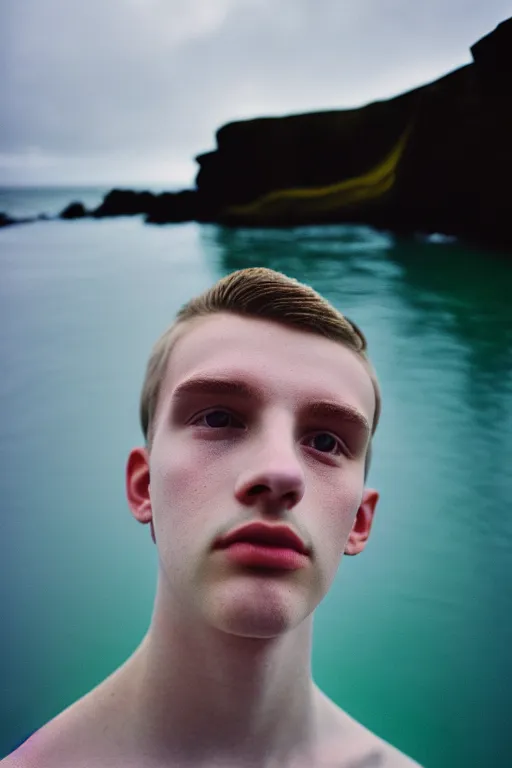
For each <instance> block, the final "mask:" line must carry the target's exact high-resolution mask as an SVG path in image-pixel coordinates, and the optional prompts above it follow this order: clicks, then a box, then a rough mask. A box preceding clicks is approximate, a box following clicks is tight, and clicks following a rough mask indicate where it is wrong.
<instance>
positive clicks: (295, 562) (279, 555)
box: [224, 541, 308, 571]
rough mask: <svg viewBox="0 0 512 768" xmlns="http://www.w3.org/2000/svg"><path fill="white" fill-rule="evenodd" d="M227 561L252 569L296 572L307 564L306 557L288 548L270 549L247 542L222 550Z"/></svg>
mask: <svg viewBox="0 0 512 768" xmlns="http://www.w3.org/2000/svg"><path fill="white" fill-rule="evenodd" d="M224 551H225V555H226V557H227V558H228V560H231V561H232V562H233V563H236V564H238V565H245V566H248V567H252V568H276V569H279V570H283V571H296V570H298V569H299V568H304V566H305V565H306V564H307V559H308V558H307V556H306V555H304V554H302V553H301V552H297V550H296V549H290V548H289V547H271V546H267V545H263V544H256V543H253V542H249V541H237V542H235V543H234V544H230V545H229V546H228V547H226V548H225V549H224Z"/></svg>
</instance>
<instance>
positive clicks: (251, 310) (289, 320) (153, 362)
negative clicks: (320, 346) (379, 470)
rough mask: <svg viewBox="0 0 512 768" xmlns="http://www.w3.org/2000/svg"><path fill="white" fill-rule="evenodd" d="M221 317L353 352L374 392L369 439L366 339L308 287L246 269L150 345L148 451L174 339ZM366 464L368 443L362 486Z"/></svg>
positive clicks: (145, 392) (194, 303) (144, 421)
mask: <svg viewBox="0 0 512 768" xmlns="http://www.w3.org/2000/svg"><path fill="white" fill-rule="evenodd" d="M220 312H223V313H224V312H231V313H232V314H236V315H241V316H245V317H253V318H263V319H265V320H272V321H275V322H276V323H280V324H281V325H285V326H289V327H292V328H296V329H299V330H302V331H306V332H309V333H314V334H317V335H320V336H325V337H326V338H328V339H331V340H332V341H336V342H338V343H339V344H342V345H343V346H345V347H348V348H349V349H351V350H352V351H353V352H355V353H356V355H357V356H358V357H359V358H360V359H361V361H362V362H363V364H364V366H365V368H366V370H367V371H368V374H369V376H370V378H371V380H372V384H373V389H374V392H375V413H374V417H373V423H372V429H371V437H372V438H373V435H374V434H375V430H376V429H377V424H378V422H379V418H380V411H381V394H380V387H379V383H378V381H377V376H376V374H375V371H374V369H373V366H372V364H371V363H370V360H369V358H368V354H367V344H366V338H365V336H364V335H363V333H362V332H361V330H360V329H359V328H358V327H357V325H356V324H355V323H353V322H352V321H351V320H349V319H348V317H346V316H345V315H343V314H341V312H339V311H338V310H337V309H336V308H335V307H333V306H332V304H330V303H329V302H328V301H327V299H324V298H323V297H322V296H321V295H320V294H319V293H317V292H316V291H315V290H314V289H313V288H311V287H310V286H309V285H305V284H303V283H300V282H299V281H298V280H295V278H291V277H288V276H287V275H284V274H282V273H281V272H276V271H274V270H273V269H266V268H263V267H250V268H248V269H240V270H238V271H236V272H232V273H231V274H229V275H226V277H223V278H221V279H220V280H218V281H217V282H216V283H215V284H214V285H213V286H212V287H211V288H208V289H207V290H206V291H204V292H203V293H202V294H200V295H199V296H197V297H195V298H193V299H191V300H190V301H188V302H187V303H186V304H185V305H184V306H183V307H182V308H181V309H180V311H179V312H178V314H177V315H176V318H175V320H174V322H173V323H172V324H171V325H170V326H169V327H168V328H167V330H166V331H164V333H163V334H162V335H161V336H160V338H159V339H158V341H157V342H156V344H155V345H154V347H153V349H152V351H151V355H150V358H149V361H148V364H147V368H146V375H145V378H144V383H143V386H142V393H141V398H140V423H141V427H142V432H143V435H144V439H145V441H146V445H147V446H148V448H149V449H151V443H152V437H153V428H154V418H155V413H156V409H157V405H158V398H159V394H160V388H161V385H162V381H163V379H164V377H165V373H166V371H167V367H168V362H169V358H170V355H171V352H172V350H173V348H174V345H175V343H176V341H177V339H178V338H179V337H180V336H181V335H182V334H181V332H182V331H183V330H184V329H185V327H186V324H187V323H189V322H190V321H191V320H193V319H195V318H199V317H205V316H208V315H214V314H217V313H220ZM370 461H371V439H370V443H369V445H368V449H367V454H366V462H365V480H366V477H367V475H368V471H369V467H370Z"/></svg>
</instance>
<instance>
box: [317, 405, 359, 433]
mask: <svg viewBox="0 0 512 768" xmlns="http://www.w3.org/2000/svg"><path fill="white" fill-rule="evenodd" d="M307 412H308V413H309V414H310V415H311V416H313V417H315V418H319V419H325V420H326V421H332V420H334V421H345V422H350V423H352V424H355V425H356V426H357V427H359V429H360V430H361V431H362V432H364V433H365V434H366V436H367V437H369V436H370V432H371V429H370V425H369V423H368V420H367V418H366V416H363V414H362V413H361V412H360V411H358V410H357V408H354V407H353V406H352V405H348V404H341V403H333V402H327V401H322V402H318V403H311V405H309V406H308V408H307Z"/></svg>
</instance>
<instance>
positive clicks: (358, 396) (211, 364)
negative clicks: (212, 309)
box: [163, 313, 375, 423]
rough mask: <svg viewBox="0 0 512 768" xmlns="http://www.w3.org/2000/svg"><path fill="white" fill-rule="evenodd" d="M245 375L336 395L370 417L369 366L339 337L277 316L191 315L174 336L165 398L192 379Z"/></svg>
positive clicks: (297, 390)
mask: <svg viewBox="0 0 512 768" xmlns="http://www.w3.org/2000/svg"><path fill="white" fill-rule="evenodd" d="M207 378H211V379H216V380H219V379H223V380H232V381H236V382H243V381H246V382H247V383H248V384H249V386H252V388H253V389H259V390H262V391H264V390H265V389H267V390H268V391H270V390H271V389H272V385H273V384H276V385H277V386H279V385H282V388H285V389H286V391H287V392H288V393H289V394H290V395H292V396H296V397H301V396H306V397H308V399H309V398H311V399H319V400H320V399H324V400H328V399H330V400H333V401H334V400H340V399H341V401H342V402H345V403H347V402H348V403H349V404H352V405H354V406H355V407H358V408H359V409H361V410H362V411H363V413H365V415H366V416H367V418H368V419H369V420H370V423H371V420H372V419H373V411H374V406H375V396H374V390H373V385H372V383H371V379H370V377H369V374H368V371H367V370H366V368H365V367H364V365H363V363H362V361H361V360H360V359H359V358H358V356H357V355H356V354H355V353H354V352H352V351H351V350H349V349H348V348H346V347H344V346H343V345H342V344H341V343H339V342H335V341H332V340H330V339H327V338H325V337H323V336H320V335H318V334H314V333H311V332H308V331H302V330H301V329H296V328H289V327H288V326H285V325H283V324H282V323H278V322H276V321H269V320H263V319H260V318H245V317H239V316H236V315H230V314H227V313H222V314H220V313H219V314H217V315H215V316H210V317H206V318H198V319H195V320H194V321H193V322H192V323H191V324H190V325H189V327H187V328H186V329H184V330H183V331H182V333H181V334H180V335H179V337H178V338H177V340H176V344H175V346H174V348H173V350H172V352H171V355H170V359H169V361H168V368H167V372H166V376H165V380H164V383H163V389H164V390H165V395H164V397H165V399H167V398H168V397H172V394H173V392H174V391H175V390H176V389H177V388H178V387H180V386H181V385H182V384H183V383H184V382H186V381H188V380H192V379H207Z"/></svg>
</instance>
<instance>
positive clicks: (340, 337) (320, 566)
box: [127, 268, 380, 636]
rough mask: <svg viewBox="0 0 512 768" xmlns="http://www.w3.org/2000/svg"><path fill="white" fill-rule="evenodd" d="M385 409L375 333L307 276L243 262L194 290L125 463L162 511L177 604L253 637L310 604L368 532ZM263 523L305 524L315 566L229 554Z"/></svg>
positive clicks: (131, 481) (140, 496) (280, 627)
mask: <svg viewBox="0 0 512 768" xmlns="http://www.w3.org/2000/svg"><path fill="white" fill-rule="evenodd" d="M379 416H380V391H379V386H378V382H377V379H376V376H375V373H374V371H373V367H372V366H371V363H370V362H369V360H368V357H367V351H366V340H365V338H364V336H363V334H362V333H361V331H360V330H359V329H358V328H357V326H355V324H354V323H352V322H351V321H350V320H348V319H347V318H346V317H344V316H343V315H342V314H341V313H340V312H338V311H337V310H336V309H335V308H334V307H333V306H332V305H331V304H329V303H328V302H327V301H326V300H325V299H323V298H322V297H321V296H320V295H319V294H318V293H316V292H315V291H314V290H313V289H312V288H310V287H309V286H305V285H302V284H301V283H299V282H297V281H296V280H293V279H291V278H288V277H286V276H285V275H282V274H280V273H278V272H274V271H272V270H268V269H259V268H254V269H245V270H240V271H238V272H235V273H233V274H231V275H228V276H227V277H225V278H223V279H222V280H219V281H218V282H217V283H216V284H215V285H214V286H213V287H212V288H210V289H209V290H208V291H206V292H205V293H203V294H202V295H201V296H199V297H197V298H195V299H192V300H191V301H190V302H188V303H187V304H186V305H185V306H184V307H183V308H182V309H181V311H180V312H179V313H178V315H177V318H176V321H175V323H174V324H173V325H172V326H171V327H170V328H169V329H168V330H167V331H166V332H165V333H164V334H163V335H162V336H161V338H160V339H159V340H158V342H157V343H156V345H155V347H154V349H153V352H152V354H151V357H150V360H149V363H148V367H147V372H146V378H145V381H144V385H143V390H142V396H141V424H142V429H143V433H144V437H145V440H146V446H145V448H139V449H134V450H133V451H132V452H131V454H130V458H129V461H128V467H127V491H128V499H129V503H130V507H131V509H132V512H133V514H134V516H135V517H136V518H137V519H138V520H139V521H140V522H143V523H150V524H151V529H152V534H153V538H154V540H155V542H156V543H157V546H158V550H159V556H160V567H161V572H162V574H163V576H164V578H165V582H166V584H167V585H168V587H170V588H171V590H172V592H173V594H174V595H175V596H178V598H179V599H180V602H182V604H187V605H188V607H189V608H190V609H195V611H196V614H197V612H199V613H201V614H202V615H203V616H205V617H207V618H208V619H209V621H210V622H211V623H212V624H214V625H216V626H217V627H219V628H223V629H226V630H227V631H232V632H234V633H235V634H242V635H250V636H273V635H274V634H276V633H279V632H282V631H284V630H285V629H286V628H289V627H291V626H295V625H297V624H298V623H300V621H302V620H303V619H304V618H305V617H306V616H307V615H309V614H310V613H311V612H312V610H314V608H316V606H317V605H318V603H319V602H320V600H321V599H322V598H323V596H324V595H325V593H326V592H327V590H328V588H329V586H330V584H331V582H332V579H333V578H334V575H335V573H336V570H337V567H338V565H339V560H340V558H341V556H342V554H343V552H345V553H346V554H357V553H358V552H360V551H362V549H363V548H364V546H365V544H366V541H367V539H368V536H369V533H370V528H371V524H372V520H373V514H374V511H375V507H376V504H377V501H378V493H377V492H376V491H374V490H371V489H365V480H366V477H367V474H368V468H369V463H370V454H371V438H372V437H373V434H374V433H375V430H376V427H377V424H378V420H379ZM253 521H262V522H267V523H280V524H285V525H287V526H289V527H290V528H291V529H292V530H294V531H295V533H297V534H298V535H299V536H300V537H301V538H302V540H303V542H304V543H305V544H306V545H307V547H308V551H309V553H310V557H309V558H308V564H307V566H306V567H303V568H300V569H297V570H294V571H287V572H282V573H280V574H277V575H276V574H275V573H274V574H273V575H272V574H269V573H268V572H265V571H259V572H254V571H251V570H248V569H244V568H240V567H235V566H233V565H230V564H229V563H228V561H227V559H226V557H225V556H224V551H223V550H218V549H215V548H213V545H214V542H215V541H217V540H218V538H219V537H222V536H225V535H226V534H227V533H228V532H229V531H231V530H233V529H234V528H236V527H238V526H240V524H242V523H245V522H253ZM185 598H186V599H185ZM258 606H259V608H258Z"/></svg>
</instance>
